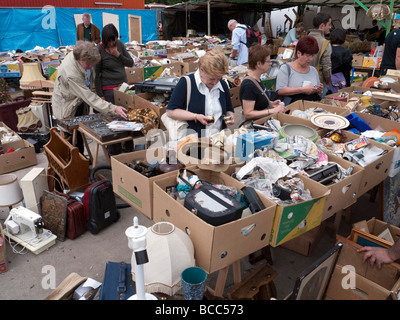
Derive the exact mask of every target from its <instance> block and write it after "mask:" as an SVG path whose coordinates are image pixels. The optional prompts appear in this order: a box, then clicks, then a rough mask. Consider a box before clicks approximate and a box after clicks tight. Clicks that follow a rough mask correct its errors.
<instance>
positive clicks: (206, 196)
mask: <svg viewBox="0 0 400 320" xmlns="http://www.w3.org/2000/svg"><path fill="white" fill-rule="evenodd" d="M186 171H187V172H189V173H192V174H194V173H193V172H191V171H189V170H186ZM181 172H182V169H181ZM179 178H180V179H182V181H184V182H185V183H186V184H187V185H188V186H190V187H191V185H190V183H189V182H187V181H186V180H185V179H183V178H182V176H181V175H180V176H179ZM200 182H201V183H202V184H198V183H196V184H195V188H194V189H192V190H190V191H189V192H188V194H187V195H186V197H185V200H184V204H183V205H184V207H185V208H186V209H188V210H189V211H191V212H193V213H194V214H195V215H197V216H198V217H199V218H200V219H202V220H204V221H205V222H207V223H209V224H211V225H213V226H219V225H221V224H224V223H228V222H231V221H234V220H237V219H240V218H241V217H242V212H243V209H244V206H243V205H242V204H241V203H240V202H239V201H238V200H236V199H235V198H233V197H231V196H229V195H228V194H226V193H225V192H223V191H221V190H219V189H217V188H216V187H214V186H213V185H211V184H209V183H208V182H206V181H201V180H200Z"/></svg>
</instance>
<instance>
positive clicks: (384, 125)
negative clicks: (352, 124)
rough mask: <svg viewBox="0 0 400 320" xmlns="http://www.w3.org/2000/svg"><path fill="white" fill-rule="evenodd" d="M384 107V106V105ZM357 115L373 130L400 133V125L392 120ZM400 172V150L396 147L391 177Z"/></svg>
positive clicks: (361, 114) (368, 115) (369, 115)
mask: <svg viewBox="0 0 400 320" xmlns="http://www.w3.org/2000/svg"><path fill="white" fill-rule="evenodd" d="M382 106H383V105H382ZM356 114H357V115H358V116H359V117H360V118H361V119H363V120H364V121H365V122H366V123H367V124H368V125H369V126H370V127H371V128H372V129H373V130H377V129H378V128H379V130H383V131H392V130H393V129H394V130H399V131H400V123H398V122H396V121H392V120H390V119H385V118H382V117H378V116H375V115H373V114H368V113H361V112H356ZM399 172H400V148H399V147H396V148H394V151H393V158H392V163H391V166H390V169H389V177H391V178H393V177H394V176H395V175H396V174H397V173H399Z"/></svg>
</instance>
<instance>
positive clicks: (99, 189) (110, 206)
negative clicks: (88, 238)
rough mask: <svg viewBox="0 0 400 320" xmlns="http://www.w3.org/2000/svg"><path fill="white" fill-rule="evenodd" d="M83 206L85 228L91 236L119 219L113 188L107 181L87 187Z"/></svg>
mask: <svg viewBox="0 0 400 320" xmlns="http://www.w3.org/2000/svg"><path fill="white" fill-rule="evenodd" d="M83 204H84V206H85V211H86V218H87V228H88V230H89V231H90V232H91V233H92V234H97V233H98V232H99V231H100V230H101V229H103V228H105V227H107V226H109V225H110V224H112V223H113V222H115V221H117V220H118V219H119V211H118V210H117V204H116V201H115V195H114V191H113V187H112V184H111V182H110V181H109V180H101V181H97V182H95V183H93V184H91V185H90V186H89V187H87V188H86V190H85V194H84V196H83Z"/></svg>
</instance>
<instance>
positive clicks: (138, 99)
mask: <svg viewBox="0 0 400 320" xmlns="http://www.w3.org/2000/svg"><path fill="white" fill-rule="evenodd" d="M156 95H157V94H156V93H154V92H142V93H138V94H135V95H134V107H135V108H139V109H144V108H150V109H152V110H154V111H155V112H156V113H157V115H158V116H159V117H160V129H161V130H165V129H166V128H165V126H164V123H163V122H162V121H161V116H162V115H163V114H164V113H165V111H166V110H167V105H165V107H159V106H156V105H155V104H153V103H152V102H151V100H152V99H153V98H154V97H155V96H156Z"/></svg>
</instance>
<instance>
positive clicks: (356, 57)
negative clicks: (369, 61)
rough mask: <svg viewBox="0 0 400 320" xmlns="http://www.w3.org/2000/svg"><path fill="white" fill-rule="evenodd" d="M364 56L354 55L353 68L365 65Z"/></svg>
mask: <svg viewBox="0 0 400 320" xmlns="http://www.w3.org/2000/svg"><path fill="white" fill-rule="evenodd" d="M363 61H364V55H363V54H359V53H358V54H353V67H361V66H362V65H363Z"/></svg>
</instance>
